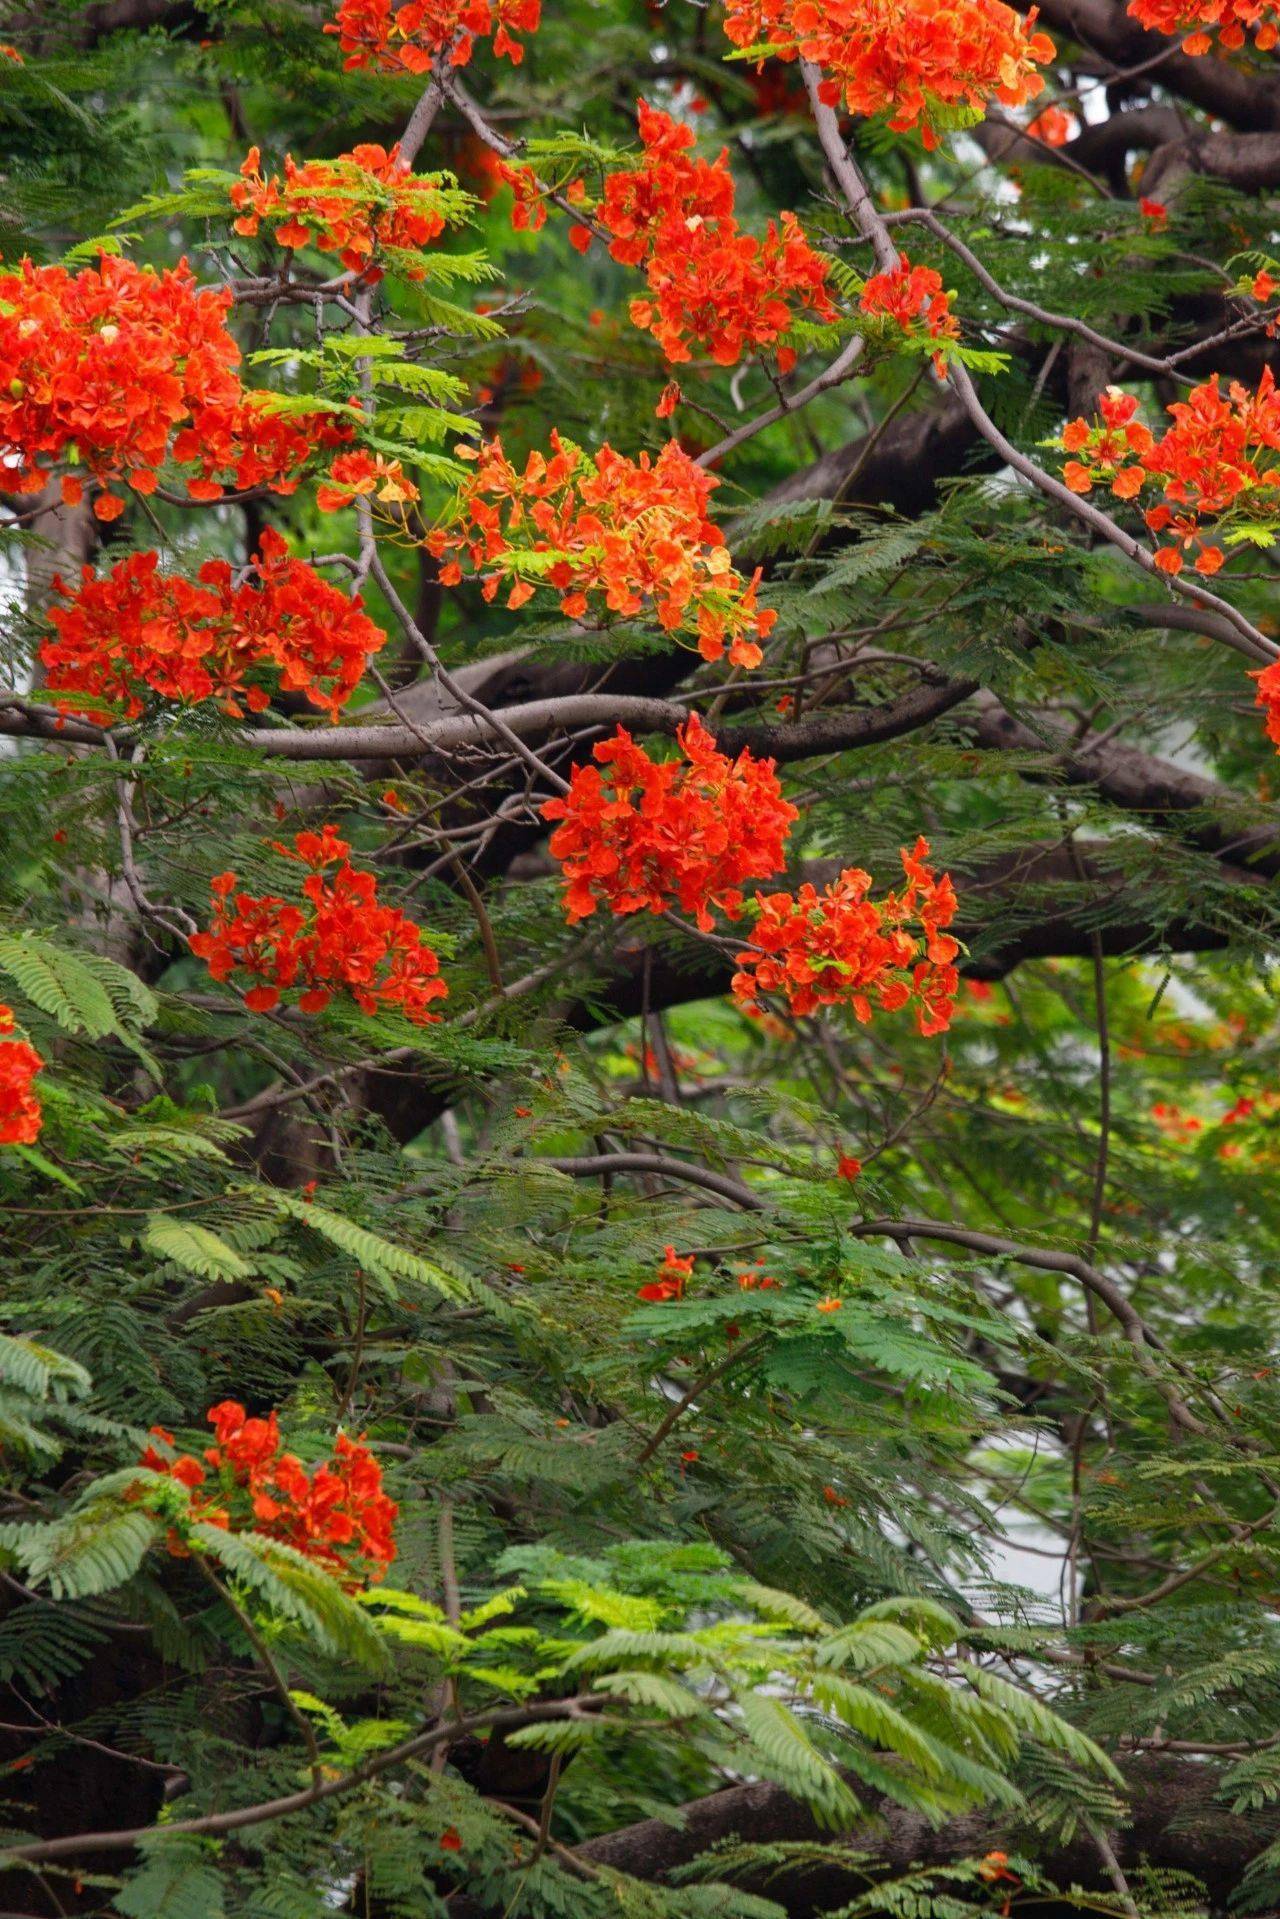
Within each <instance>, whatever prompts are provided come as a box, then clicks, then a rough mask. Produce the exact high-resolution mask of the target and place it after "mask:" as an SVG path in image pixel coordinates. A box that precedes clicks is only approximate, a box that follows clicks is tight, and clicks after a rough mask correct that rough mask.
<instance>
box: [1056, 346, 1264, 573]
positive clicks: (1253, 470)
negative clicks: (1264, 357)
mask: <svg viewBox="0 0 1280 1919" xmlns="http://www.w3.org/2000/svg"><path fill="white" fill-rule="evenodd" d="M1137 411H1138V402H1137V400H1136V399H1135V397H1134V396H1133V395H1132V394H1130V393H1125V392H1123V391H1122V390H1121V389H1120V388H1119V387H1108V388H1107V390H1106V392H1105V393H1103V394H1102V395H1101V396H1100V398H1099V400H1098V418H1097V419H1095V420H1094V421H1092V422H1091V421H1088V420H1084V419H1076V420H1072V421H1071V422H1070V423H1069V424H1068V425H1067V426H1066V428H1065V429H1064V430H1063V433H1062V436H1061V440H1060V442H1059V444H1060V445H1061V446H1062V448H1063V449H1064V451H1065V452H1067V453H1070V454H1072V455H1073V456H1075V457H1073V458H1072V459H1070V460H1068V461H1067V463H1066V465H1065V466H1064V467H1063V471H1062V477H1063V479H1064V480H1065V481H1066V484H1067V485H1068V486H1069V487H1070V488H1071V490H1072V492H1073V493H1088V492H1091V491H1092V489H1093V488H1094V487H1095V486H1109V487H1110V489H1111V491H1112V493H1114V494H1116V495H1117V496H1118V497H1119V498H1120V499H1122V500H1133V499H1137V498H1138V496H1139V495H1140V494H1141V493H1143V491H1144V490H1145V489H1146V488H1147V487H1148V486H1151V487H1158V488H1159V490H1160V491H1161V493H1162V494H1163V496H1164V497H1163V498H1162V499H1161V500H1160V501H1159V502H1158V503H1157V504H1155V505H1152V506H1149V507H1147V508H1146V510H1145V518H1146V522H1147V526H1148V528H1149V529H1150V531H1151V532H1152V533H1154V534H1155V535H1156V536H1157V538H1160V537H1162V536H1163V538H1164V541H1165V544H1164V545H1162V546H1159V547H1157V549H1156V553H1155V561H1156V565H1157V566H1158V567H1160V568H1161V569H1162V570H1163V571H1164V572H1166V573H1180V572H1181V571H1182V567H1183V553H1184V552H1185V551H1187V550H1189V549H1190V548H1192V547H1195V548H1196V549H1197V553H1196V560H1195V568H1196V571H1197V572H1198V573H1216V572H1217V571H1218V568H1219V567H1220V566H1221V565H1222V562H1223V557H1224V555H1223V551H1222V548H1221V546H1219V545H1217V544H1215V543H1213V542H1211V541H1209V540H1207V539H1206V538H1205V533H1204V529H1203V525H1202V522H1203V521H1205V520H1212V521H1214V522H1215V523H1216V526H1215V530H1217V531H1220V530H1221V529H1222V528H1223V526H1225V525H1228V524H1229V520H1228V516H1229V515H1230V514H1231V513H1232V511H1233V510H1234V509H1235V508H1236V507H1237V506H1239V507H1241V508H1242V510H1243V512H1244V514H1245V516H1246V517H1247V519H1248V520H1249V521H1250V522H1251V523H1256V522H1258V521H1259V520H1275V519H1277V518H1280V464H1278V463H1276V462H1274V461H1272V462H1270V463H1268V462H1267V460H1266V458H1265V456H1266V455H1268V454H1274V453H1278V452H1280V391H1277V388H1276V383H1275V378H1274V376H1273V374H1272V371H1271V368H1270V367H1266V368H1264V369H1263V373H1262V378H1261V379H1260V380H1259V382H1258V387H1257V391H1256V392H1254V393H1250V392H1249V390H1248V388H1247V387H1244V386H1242V385H1241V384H1240V383H1239V381H1237V380H1233V381H1232V382H1231V384H1230V386H1229V387H1228V389H1227V392H1226V393H1225V394H1224V393H1223V392H1222V390H1221V387H1220V385H1219V379H1218V375H1217V374H1216V373H1215V374H1214V376H1213V378H1212V379H1211V380H1207V381H1205V382H1204V384H1203V385H1202V386H1198V387H1194V388H1193V389H1192V391H1191V392H1190V393H1189V394H1188V396H1187V398H1186V399H1185V400H1175V401H1174V402H1173V403H1172V404H1171V405H1170V406H1169V407H1168V408H1167V409H1166V411H1167V412H1168V413H1169V414H1170V415H1171V417H1172V419H1173V425H1172V426H1171V427H1170V428H1169V429H1168V430H1167V431H1166V432H1165V433H1164V434H1163V436H1162V437H1161V438H1160V439H1158V440H1157V439H1156V437H1155V435H1154V434H1153V433H1152V432H1151V430H1150V428H1149V427H1147V426H1145V425H1144V424H1143V422H1142V421H1141V420H1139V419H1138V417H1137Z"/></svg>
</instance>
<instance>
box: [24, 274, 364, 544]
mask: <svg viewBox="0 0 1280 1919" xmlns="http://www.w3.org/2000/svg"><path fill="white" fill-rule="evenodd" d="M231 304H232V294H231V292H230V290H229V289H219V290H217V291H209V290H205V291H201V290H198V289H197V287H196V284H195V280H194V277H193V275H192V273H191V270H190V268H189V267H188V266H187V263H186V261H185V260H183V261H181V262H179V264H178V265H177V266H176V267H173V268H167V269H166V270H165V271H164V272H161V273H157V272H156V271H155V270H154V269H153V268H151V267H139V266H135V265H134V264H133V263H132V261H129V260H125V259H119V258H116V257H113V256H112V255H110V254H104V255H103V257H102V259H101V261H100V263H99V264H98V266H96V267H86V268H85V269H84V270H83V271H82V272H80V273H75V274H72V273H68V272H67V270H66V268H65V267H60V266H39V267H38V266H33V265H32V263H31V262H30V261H29V260H24V261H22V262H21V264H20V265H19V266H18V267H17V268H16V269H14V270H12V271H8V272H3V273H0V488H2V489H3V490H4V491H5V492H8V493H38V492H39V491H40V490H41V488H42V487H44V486H45V485H46V484H47V483H48V481H49V479H50V476H51V469H52V468H53V467H55V466H57V465H58V464H59V463H60V462H66V463H69V464H70V465H71V466H72V468H73V470H72V471H70V472H67V473H64V475H63V478H62V493H63V498H64V500H66V501H67V502H69V503H73V502H75V501H77V500H79V498H80V497H81V492H82V477H81V475H82V473H83V475H85V476H87V477H89V478H90V479H92V480H93V481H95V482H96V483H97V484H98V485H99V486H100V487H101V488H103V489H104V490H103V491H102V492H100V493H99V494H98V496H97V498H96V499H95V501H94V511H95V513H96V514H97V515H98V518H99V519H102V520H114V519H117V518H118V517H119V515H120V514H121V513H123V511H124V501H123V499H122V498H120V496H119V495H118V494H115V493H113V492H112V491H111V487H112V485H113V484H115V483H116V482H117V481H119V480H121V479H124V480H126V481H127V482H128V484H129V485H130V486H131V487H132V488H133V489H134V491H135V492H137V493H144V494H145V493H154V492H155V490H156V487H157V485H158V483H159V481H158V469H159V468H160V467H161V466H162V465H163V463H164V462H165V460H166V459H172V460H174V461H175V462H176V463H177V464H178V465H180V466H193V467H195V469H196V472H195V474H194V476H191V477H188V479H187V483H186V488H187V493H188V494H189V496H190V497H191V498H192V499H195V500H216V499H218V498H220V497H221V495H222V491H223V482H224V480H227V481H229V482H232V483H234V485H236V486H237V487H254V486H268V487H271V488H273V489H274V490H275V491H276V492H279V493H288V492H292V491H293V489H294V487H296V485H297V478H298V472H299V470H300V468H301V467H302V466H303V464H304V463H305V461H306V460H307V459H308V458H309V456H310V454H311V451H312V448H313V447H314V446H315V445H317V444H321V445H337V444H339V443H340V442H341V441H342V440H344V439H348V438H350V434H351V428H350V426H349V425H348V424H347V423H346V422H341V421H337V420H335V419H333V418H332V417H330V416H328V415H324V414H320V413H317V414H307V415H304V416H302V417H293V418H286V417H285V416H284V415H283V414H282V413H280V412H278V411H276V410H274V408H273V401H272V397H271V395H269V394H263V393H255V392H252V391H249V390H247V389H246V388H245V387H244V386H242V385H241V382H240V377H239V374H238V372H237V370H236V369H237V367H238V365H239V361H240V349H239V347H238V346H237V344H236V342H235V340H234V339H233V338H232V336H231V334H230V332H229V331H228V328H227V316H228V314H229V312H230V309H231ZM75 468H79V469H80V471H76V470H74V469H75Z"/></svg>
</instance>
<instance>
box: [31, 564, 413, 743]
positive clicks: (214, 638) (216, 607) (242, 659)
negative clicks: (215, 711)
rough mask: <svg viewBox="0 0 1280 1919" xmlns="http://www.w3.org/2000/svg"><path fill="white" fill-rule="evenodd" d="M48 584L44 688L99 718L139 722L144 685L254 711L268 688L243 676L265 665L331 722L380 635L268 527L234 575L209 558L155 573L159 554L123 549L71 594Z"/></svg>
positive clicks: (353, 602)
mask: <svg viewBox="0 0 1280 1919" xmlns="http://www.w3.org/2000/svg"><path fill="white" fill-rule="evenodd" d="M54 588H55V592H56V593H57V594H58V595H59V596H60V602H61V603H56V604H54V605H52V606H51V607H50V609H49V621H50V624H51V625H52V626H53V628H54V629H55V632H56V634H57V637H56V639H47V640H45V642H44V643H43V645H42V646H41V648H40V659H41V663H42V664H43V666H44V668H45V671H46V674H47V677H48V686H49V691H50V693H51V694H53V695H54V696H55V698H57V699H58V700H59V702H60V703H63V704H72V703H74V704H76V705H77V706H79V707H81V708H82V710H84V711H86V712H88V714H89V716H90V717H91V718H93V719H95V720H99V721H101V722H103V723H107V722H109V721H110V720H111V719H112V718H113V717H114V715H113V714H112V712H111V711H110V705H114V706H116V707H118V708H120V709H122V710H123V712H124V716H125V717H126V718H127V719H134V718H136V717H137V715H138V714H139V713H141V712H142V710H143V700H142V697H141V696H142V694H143V693H144V692H145V691H148V690H149V691H151V692H153V693H158V694H159V695H160V696H161V697H162V698H164V699H172V700H184V701H189V702H192V703H194V702H198V701H201V700H209V699H216V700H217V701H218V703H219V705H220V706H221V707H222V708H223V710H224V712H227V713H231V714H233V715H238V714H239V713H240V711H241V706H240V700H241V699H243V700H244V703H245V705H247V706H248V707H249V708H250V709H251V710H253V711H258V710H260V709H261V708H262V707H264V706H265V705H266V704H267V695H266V693H265V691H264V690H263V688H262V686H261V685H260V684H258V683H257V682H256V681H253V682H249V681H248V679H247V676H248V675H249V674H250V673H252V672H255V671H257V670H258V669H260V668H263V667H270V668H273V669H275V671H276V672H278V674H279V683H280V685H281V687H283V688H284V689H286V690H287V691H289V692H305V693H306V695H307V698H308V699H309V700H310V701H311V703H312V705H313V706H318V707H321V708H323V709H324V711H326V712H327V713H329V714H330V716H331V717H332V718H333V719H335V720H336V719H337V716H338V713H339V711H340V710H341V708H342V707H343V706H344V705H345V704H346V702H347V700H348V699H349V698H350V696H351V694H352V692H353V691H354V689H355V688H356V687H357V686H358V685H359V683H360V680H361V678H362V677H363V675H364V671H365V668H366V666H367V665H368V662H369V660H370V659H371V658H372V656H373V655H374V654H375V653H376V652H378V650H379V648H380V647H381V646H382V645H383V644H384V643H385V639H386V635H385V634H384V633H382V632H381V631H380V630H379V628H378V627H376V626H375V625H374V624H373V622H372V620H371V619H370V618H369V617H368V615H367V614H366V613H365V612H364V611H363V602H362V601H361V600H360V598H359V597H358V596H357V597H356V598H355V599H348V598H347V596H346V595H345V594H344V593H340V592H339V591H338V589H337V588H336V587H334V586H331V585H330V584H329V583H328V582H327V581H326V580H324V579H322V578H321V577H320V575H319V574H318V573H316V572H314V571H313V569H312V568H311V567H309V566H307V565H306V564H305V563H304V562H303V561H302V560H295V559H292V558H290V556H289V551H288V548H287V547H286V545H285V542H284V540H283V539H282V538H281V536H280V535H279V534H278V533H277V532H276V531H275V529H274V527H267V528H266V529H265V530H264V531H263V534H262V542H261V547H260V550H259V552H258V554H257V556H256V558H255V560H254V562H253V568H252V572H251V574H250V575H249V577H248V578H244V579H241V580H240V581H239V583H237V582H236V580H235V577H234V576H233V573H232V569H231V568H230V566H228V565H227V563H226V561H225V560H210V561H208V562H207V563H206V564H205V565H204V566H202V567H201V569H200V572H199V574H198V575H197V578H196V580H194V581H191V580H184V579H182V578H181V577H179V576H177V575H166V574H163V573H161V572H160V571H159V555H158V554H156V553H131V554H129V555H128V556H127V558H125V559H123V560H120V561H118V562H117V564H116V565H115V566H114V567H112V569H111V571H110V573H108V574H107V575H105V577H103V578H101V579H99V578H97V577H96V576H95V574H94V572H93V569H92V567H88V566H87V567H85V568H84V571H83V573H82V575H81V583H80V586H79V587H78V588H77V590H76V591H75V592H74V593H73V592H71V591H70V590H69V589H68V588H67V587H65V586H64V585H63V584H62V582H61V580H57V581H55V583H54ZM86 701H87V702H88V704H87V705H85V702H86ZM101 701H106V702H108V703H109V705H108V706H106V707H99V706H98V705H97V704H96V703H97V702H101Z"/></svg>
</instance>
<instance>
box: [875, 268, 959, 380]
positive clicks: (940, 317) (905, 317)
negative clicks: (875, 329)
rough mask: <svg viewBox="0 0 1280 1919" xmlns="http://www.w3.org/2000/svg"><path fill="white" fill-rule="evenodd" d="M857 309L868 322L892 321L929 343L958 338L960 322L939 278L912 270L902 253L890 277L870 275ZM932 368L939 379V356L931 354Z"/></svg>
mask: <svg viewBox="0 0 1280 1919" xmlns="http://www.w3.org/2000/svg"><path fill="white" fill-rule="evenodd" d="M858 306H859V308H860V310H861V311H862V312H863V313H865V314H866V315H867V316H868V317H869V318H873V319H875V318H883V319H886V320H891V321H893V322H894V323H895V324H896V325H898V326H900V327H901V328H902V331H903V332H904V333H914V332H916V331H917V330H918V331H920V332H921V333H922V334H923V335H924V336H925V337H927V338H928V339H930V340H958V339H959V338H960V322H959V321H958V320H957V319H956V316H955V314H954V313H953V312H952V311H951V300H950V295H949V294H948V293H946V291H945V290H944V288H943V285H942V276H941V274H939V273H936V272H935V271H934V269H933V268H932V267H919V266H917V267H913V266H912V264H911V262H910V260H909V259H908V258H907V256H906V254H905V253H900V254H899V255H898V264H897V266H896V267H895V268H894V270H893V272H892V273H873V274H872V276H871V278H870V279H869V280H868V281H867V283H866V285H865V286H864V287H863V289H862V292H861V294H860V295H859V296H858ZM917 321H919V322H920V327H919V328H918V329H917V326H916V322H917ZM933 364H934V368H935V370H936V371H937V372H938V373H939V374H940V375H941V374H942V373H943V372H945V370H946V360H945V358H944V356H943V355H942V354H941V353H935V354H934V356H933Z"/></svg>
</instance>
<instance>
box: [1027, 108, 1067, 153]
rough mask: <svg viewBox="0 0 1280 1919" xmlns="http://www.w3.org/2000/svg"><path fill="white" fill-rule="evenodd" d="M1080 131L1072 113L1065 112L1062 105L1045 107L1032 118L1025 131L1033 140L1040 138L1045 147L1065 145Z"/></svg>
mask: <svg viewBox="0 0 1280 1919" xmlns="http://www.w3.org/2000/svg"><path fill="white" fill-rule="evenodd" d="M1079 131H1080V128H1079V123H1078V122H1077V120H1076V117H1075V115H1074V114H1073V113H1067V112H1065V111H1064V109H1063V108H1062V107H1046V108H1045V109H1044V112H1043V113H1038V114H1037V115H1036V117H1035V119H1034V120H1031V121H1029V122H1028V124H1027V133H1028V134H1029V135H1030V137H1031V138H1032V139H1033V140H1042V141H1043V142H1044V144H1045V146H1047V147H1065V146H1066V144H1067V141H1068V140H1074V139H1075V137H1076V134H1077V133H1078V132H1079Z"/></svg>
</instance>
